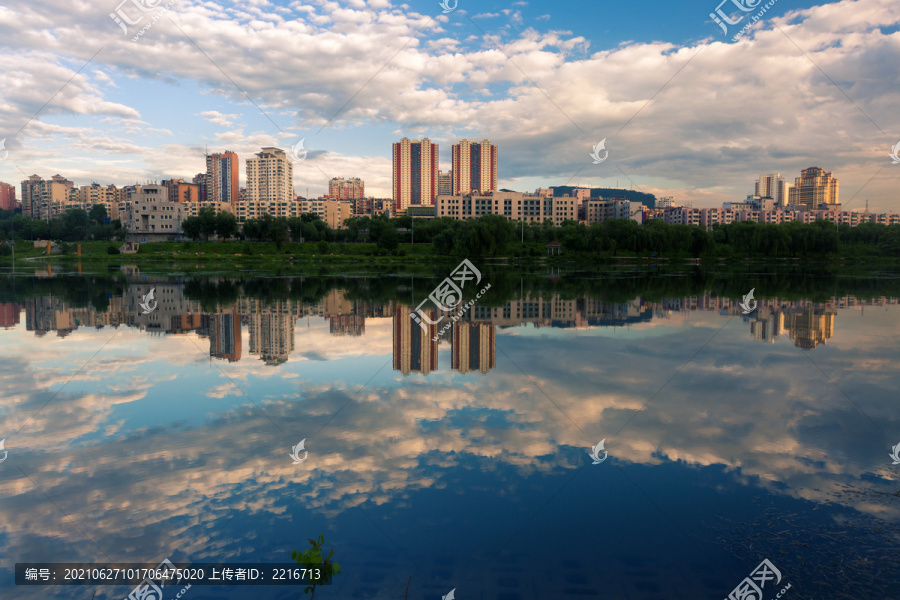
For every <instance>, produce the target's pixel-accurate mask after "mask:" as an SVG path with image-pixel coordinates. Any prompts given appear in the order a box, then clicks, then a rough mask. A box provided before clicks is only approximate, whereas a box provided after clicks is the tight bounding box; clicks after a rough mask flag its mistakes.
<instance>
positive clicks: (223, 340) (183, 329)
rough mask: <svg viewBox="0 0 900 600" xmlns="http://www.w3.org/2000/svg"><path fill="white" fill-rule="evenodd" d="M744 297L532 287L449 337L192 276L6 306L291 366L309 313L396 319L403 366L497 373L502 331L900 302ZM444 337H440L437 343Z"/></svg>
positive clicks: (792, 328) (810, 342)
mask: <svg viewBox="0 0 900 600" xmlns="http://www.w3.org/2000/svg"><path fill="white" fill-rule="evenodd" d="M151 289H153V290H155V294H156V298H157V299H158V302H159V304H158V308H157V309H156V310H154V311H153V312H151V313H149V314H144V313H143V311H142V310H141V309H140V307H139V305H140V302H141V301H142V298H143V297H144V295H146V294H147V293H149V292H150V290H151ZM738 302H739V300H737V299H734V298H726V297H721V296H716V295H713V294H711V293H706V294H703V295H700V296H690V297H682V298H665V299H662V300H660V301H655V302H654V301H647V300H644V299H642V298H641V297H636V298H633V299H631V300H630V301H627V302H608V301H604V300H601V299H599V298H593V297H590V296H584V297H580V298H575V299H563V298H562V297H561V296H560V295H559V294H548V295H546V296H543V295H538V296H531V295H528V294H526V295H525V296H524V297H521V298H516V299H512V300H508V301H507V302H505V304H503V305H502V306H495V307H491V306H479V305H475V306H473V307H472V308H471V310H469V311H468V312H466V313H465V314H463V315H462V316H461V317H460V318H459V319H458V320H457V321H455V322H454V323H453V326H452V327H451V328H449V329H447V330H446V332H444V333H443V334H441V330H440V329H439V328H438V325H434V324H432V325H427V324H422V325H420V324H418V323H417V322H415V321H414V320H413V319H412V318H411V317H410V316H409V315H410V312H411V310H412V305H411V304H408V303H405V302H399V301H392V300H388V301H383V302H376V301H365V300H359V299H350V298H348V297H347V296H346V291H345V290H342V289H331V290H330V291H328V292H327V294H326V295H325V297H324V298H322V299H320V300H318V301H317V302H314V303H306V302H303V301H302V300H289V299H288V300H271V301H267V300H265V299H260V298H253V297H246V296H240V297H239V298H238V299H237V300H236V301H235V302H233V303H230V304H229V303H226V304H222V305H220V306H217V308H216V311H215V312H205V311H204V310H203V309H202V308H201V303H200V302H199V301H197V300H191V299H190V298H188V297H187V296H186V295H185V285H184V284H183V283H168V282H162V281H160V282H142V283H130V284H129V285H128V287H127V289H126V290H125V291H124V293H123V294H122V295H121V296H109V297H108V306H107V307H106V308H105V309H103V310H97V309H95V308H94V307H93V306H86V307H73V306H71V305H70V304H69V303H67V302H66V301H64V300H63V299H61V298H58V297H53V296H37V297H33V298H28V299H26V300H24V301H23V302H21V303H18V302H5V303H0V327H4V328H9V327H12V326H15V325H16V324H18V323H19V315H20V312H21V311H22V309H24V311H25V324H26V329H27V330H28V331H32V332H34V333H35V335H38V336H43V335H46V334H47V333H48V332H51V331H52V332H55V333H56V335H57V336H59V337H62V338H64V337H66V336H67V335H69V334H70V333H72V332H73V331H75V330H76V329H78V328H79V327H95V328H102V327H118V326H119V325H125V326H127V327H134V328H137V329H139V330H141V331H146V332H148V333H153V334H165V335H178V334H184V333H187V332H195V333H197V334H198V335H199V336H200V337H202V338H207V339H208V340H209V355H210V356H211V357H213V358H216V359H220V360H225V361H228V362H237V361H240V360H241V359H242V358H244V357H243V355H242V338H243V331H244V330H246V331H247V332H248V333H249V354H250V355H251V356H253V357H257V358H258V359H259V360H261V361H263V362H264V363H265V364H267V365H271V366H278V365H282V364H284V363H286V362H287V361H288V360H289V359H290V356H291V354H292V353H294V352H295V351H296V347H295V337H296V331H295V329H296V326H297V323H298V321H299V320H301V319H304V318H315V319H322V320H324V321H327V322H328V326H329V332H330V333H331V335H334V336H348V337H356V338H359V337H365V334H366V319H371V318H385V317H388V316H390V317H391V318H392V319H393V322H394V325H393V338H394V363H393V364H394V370H396V371H400V372H402V373H403V374H404V375H409V374H412V373H418V374H423V375H427V374H429V373H432V372H434V371H437V370H438V348H439V345H440V344H449V345H450V347H451V356H452V357H453V360H452V364H451V368H452V369H453V370H459V371H462V372H468V371H470V370H475V371H479V372H481V373H488V372H489V371H490V370H491V369H492V368H494V366H495V365H496V336H497V330H498V329H504V328H514V327H521V326H524V325H529V326H531V327H534V328H542V327H550V328H565V329H576V330H589V329H592V328H604V327H628V326H632V325H638V324H647V323H651V322H653V321H654V320H661V319H662V320H665V319H671V318H672V316H673V315H675V314H679V313H685V312H693V311H708V312H712V313H716V314H718V315H720V316H730V317H737V318H741V319H743V321H744V322H746V323H747V324H748V325H749V327H748V329H749V336H750V338H751V339H753V340H754V341H756V342H762V343H770V344H772V343H775V341H776V340H777V339H778V337H779V336H781V335H787V336H788V337H789V338H790V339H791V340H793V341H794V345H795V346H796V347H798V348H801V349H803V350H812V349H814V348H816V347H818V346H819V345H820V344H826V343H827V342H828V340H829V339H831V337H832V336H833V335H834V329H835V320H836V317H837V315H838V310H839V309H841V310H846V309H864V308H865V307H883V306H887V305H896V304H897V299H896V298H889V297H877V298H868V299H865V300H861V299H858V298H855V297H853V296H841V297H832V298H830V299H829V300H828V301H826V302H812V301H810V300H782V299H780V298H766V299H763V300H760V301H759V307H758V309H757V310H756V311H755V312H753V313H751V314H750V315H744V314H743V311H742V310H741V308H740V306H739V305H738ZM427 314H428V315H430V317H431V319H432V320H435V319H436V318H437V316H436V314H435V312H434V311H431V312H430V313H427ZM439 334H440V335H439ZM438 336H439V337H438ZM435 337H437V338H438V339H437V341H432V338H435Z"/></svg>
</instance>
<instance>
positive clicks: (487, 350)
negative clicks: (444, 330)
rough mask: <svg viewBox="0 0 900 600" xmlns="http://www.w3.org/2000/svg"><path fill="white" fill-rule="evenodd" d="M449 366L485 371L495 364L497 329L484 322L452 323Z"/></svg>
mask: <svg viewBox="0 0 900 600" xmlns="http://www.w3.org/2000/svg"><path fill="white" fill-rule="evenodd" d="M451 331H452V332H453V333H452V341H451V344H452V348H451V351H450V356H451V359H450V368H452V369H454V370H456V371H459V372H460V373H468V372H469V371H475V370H478V371H481V372H482V373H485V374H486V373H487V372H488V371H490V370H491V369H493V368H494V367H496V366H497V330H496V328H495V327H494V326H493V325H488V324H485V323H461V322H459V321H457V322H456V323H454V324H453V328H452V330H451Z"/></svg>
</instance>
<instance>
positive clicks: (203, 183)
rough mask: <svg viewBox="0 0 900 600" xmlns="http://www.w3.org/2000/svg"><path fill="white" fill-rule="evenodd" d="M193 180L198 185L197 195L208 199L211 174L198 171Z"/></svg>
mask: <svg viewBox="0 0 900 600" xmlns="http://www.w3.org/2000/svg"><path fill="white" fill-rule="evenodd" d="M191 181H192V182H193V183H194V185H196V186H197V195H198V196H199V197H200V198H203V199H206V197H207V194H208V193H209V192H208V191H207V190H208V188H209V175H207V174H206V173H197V174H196V175H194V178H193V179H192V180H191Z"/></svg>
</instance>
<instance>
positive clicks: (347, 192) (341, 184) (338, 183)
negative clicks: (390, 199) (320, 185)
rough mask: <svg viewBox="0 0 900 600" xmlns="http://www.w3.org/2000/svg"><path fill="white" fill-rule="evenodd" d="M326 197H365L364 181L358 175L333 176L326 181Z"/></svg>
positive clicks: (349, 198)
mask: <svg viewBox="0 0 900 600" xmlns="http://www.w3.org/2000/svg"><path fill="white" fill-rule="evenodd" d="M328 197H329V198H331V199H332V200H359V199H360V198H365V197H366V182H365V181H363V180H362V179H360V178H359V177H353V178H350V179H343V178H340V177H335V178H333V179H332V180H331V181H329V182H328Z"/></svg>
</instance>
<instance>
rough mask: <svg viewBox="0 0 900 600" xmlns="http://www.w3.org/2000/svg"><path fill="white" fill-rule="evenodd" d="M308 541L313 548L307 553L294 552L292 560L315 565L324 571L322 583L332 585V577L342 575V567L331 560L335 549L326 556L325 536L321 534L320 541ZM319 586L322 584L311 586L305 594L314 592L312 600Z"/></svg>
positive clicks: (310, 539)
mask: <svg viewBox="0 0 900 600" xmlns="http://www.w3.org/2000/svg"><path fill="white" fill-rule="evenodd" d="M308 539H309V545H310V546H311V548H310V549H309V550H307V551H306V552H298V551H296V550H294V551H292V552H291V560H293V561H296V562H297V563H299V564H303V565H315V566H316V567H317V568H319V569H321V570H322V583H331V579H332V577H334V576H335V575H340V573H341V565H339V564H337V563H336V562H334V561H333V560H332V559H331V557H332V556H334V548H332V549H331V551H330V552H329V553H328V556H325V555H324V547H325V536H324V534H321V533H320V534H319V539H318V540H314V539H312V538H308ZM317 585H321V584H318V583H314V584H312V585H310V586H307V587H306V589H305V590H304V593H309V592H312V596H310V600H312V599H313V598H315V597H316V586H317Z"/></svg>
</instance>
